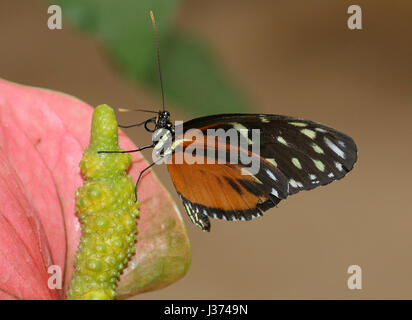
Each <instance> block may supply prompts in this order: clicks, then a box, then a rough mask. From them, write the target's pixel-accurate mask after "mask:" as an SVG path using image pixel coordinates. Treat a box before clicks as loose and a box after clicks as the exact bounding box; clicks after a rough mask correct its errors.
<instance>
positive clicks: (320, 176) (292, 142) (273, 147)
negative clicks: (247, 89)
mask: <svg viewBox="0 0 412 320" xmlns="http://www.w3.org/2000/svg"><path fill="white" fill-rule="evenodd" d="M239 125H240V126H239ZM193 127H197V128H200V129H201V130H203V131H204V133H205V134H206V133H207V129H210V128H215V129H216V128H219V127H221V128H225V129H228V128H231V127H232V128H239V127H241V128H247V129H248V130H249V131H251V130H252V129H259V130H260V156H261V157H262V158H264V159H266V160H267V161H269V162H271V163H273V164H274V165H275V166H276V167H277V168H278V169H279V170H280V171H281V172H282V173H283V174H284V175H285V176H286V177H287V178H288V179H289V184H290V188H289V194H294V193H296V192H298V191H300V190H309V189H313V188H315V187H317V186H319V185H325V184H328V183H330V182H332V181H334V180H337V179H341V178H342V177H344V176H345V175H346V173H347V172H349V171H350V170H351V169H352V168H353V165H354V163H355V162H356V160H357V148H356V145H355V143H354V141H353V140H352V138H350V137H349V136H347V135H345V134H343V133H341V132H339V131H337V130H335V129H333V128H331V127H328V126H325V125H323V124H320V123H316V122H313V121H309V120H304V119H301V118H294V117H289V116H281V115H268V114H263V115H262V114H223V115H214V116H208V117H203V118H198V119H193V120H191V121H188V122H187V123H185V124H184V129H185V130H188V129H189V128H193Z"/></svg>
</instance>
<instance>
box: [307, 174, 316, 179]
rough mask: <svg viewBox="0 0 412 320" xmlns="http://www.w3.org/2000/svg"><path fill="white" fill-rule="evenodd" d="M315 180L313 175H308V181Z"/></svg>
mask: <svg viewBox="0 0 412 320" xmlns="http://www.w3.org/2000/svg"><path fill="white" fill-rule="evenodd" d="M316 178H317V177H316V176H315V175H314V174H310V175H309V179H310V180H315V179H316Z"/></svg>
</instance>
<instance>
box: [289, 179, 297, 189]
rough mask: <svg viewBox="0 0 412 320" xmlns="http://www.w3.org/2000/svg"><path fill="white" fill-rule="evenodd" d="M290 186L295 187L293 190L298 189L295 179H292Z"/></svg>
mask: <svg viewBox="0 0 412 320" xmlns="http://www.w3.org/2000/svg"><path fill="white" fill-rule="evenodd" d="M289 184H290V185H291V186H292V187H293V188H297V187H298V184H297V182H296V181H295V180H294V179H290V180H289Z"/></svg>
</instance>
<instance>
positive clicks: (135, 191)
mask: <svg viewBox="0 0 412 320" xmlns="http://www.w3.org/2000/svg"><path fill="white" fill-rule="evenodd" d="M155 164H156V161H155V162H152V163H151V164H150V165H148V166H147V167H146V168H144V169H143V170H142V171H140V174H139V177H138V178H137V181H136V185H135V187H134V202H136V201H137V186H138V185H139V182H140V179H141V178H142V176H143V173H144V172H145V171H147V170H149V169H150V168H151V167H153V166H154V165H155Z"/></svg>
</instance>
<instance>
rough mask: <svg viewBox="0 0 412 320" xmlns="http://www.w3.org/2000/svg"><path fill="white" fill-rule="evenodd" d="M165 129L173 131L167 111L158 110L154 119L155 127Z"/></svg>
mask: <svg viewBox="0 0 412 320" xmlns="http://www.w3.org/2000/svg"><path fill="white" fill-rule="evenodd" d="M163 128H164V129H167V130H170V131H172V132H174V126H173V124H172V122H171V121H170V112H169V111H159V113H158V116H157V119H156V129H163Z"/></svg>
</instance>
